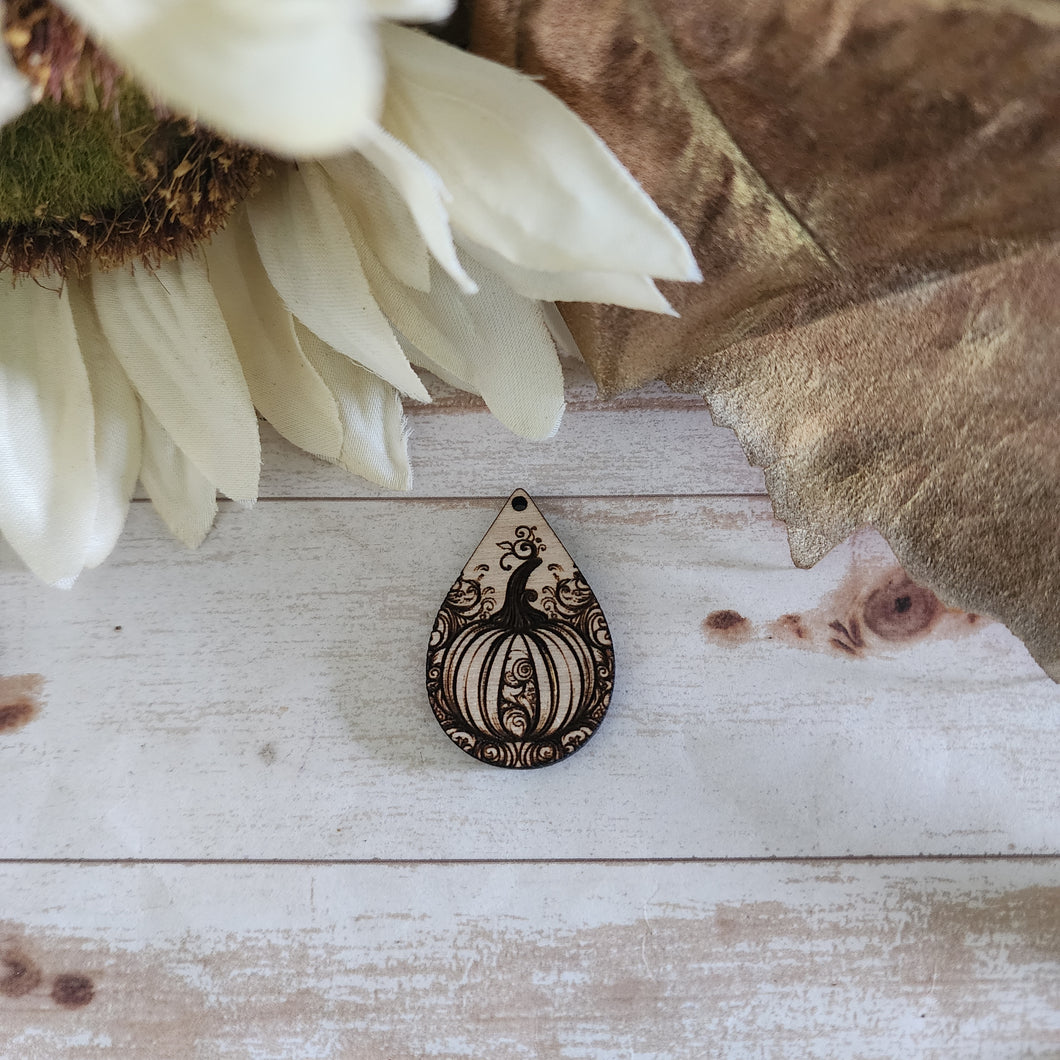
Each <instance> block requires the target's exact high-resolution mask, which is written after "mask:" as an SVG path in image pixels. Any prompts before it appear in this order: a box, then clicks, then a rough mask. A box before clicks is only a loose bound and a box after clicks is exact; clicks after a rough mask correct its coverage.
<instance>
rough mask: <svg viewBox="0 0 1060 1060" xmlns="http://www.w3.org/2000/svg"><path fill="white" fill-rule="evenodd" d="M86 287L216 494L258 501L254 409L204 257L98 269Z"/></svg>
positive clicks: (133, 374)
mask: <svg viewBox="0 0 1060 1060" xmlns="http://www.w3.org/2000/svg"><path fill="white" fill-rule="evenodd" d="M92 294H93V297H94V298H95V302H96V309H97V311H98V313H99V321H100V324H101V325H102V327H103V333H104V335H105V336H106V338H107V342H108V343H109V344H110V347H111V349H112V350H113V351H114V353H115V355H116V356H117V358H118V360H119V361H120V362H121V365H122V367H123V368H124V369H125V371H126V374H127V375H128V376H129V379H130V380H131V381H132V384H133V386H134V387H136V390H137V392H138V393H139V395H140V398H141V399H142V400H143V401H144V403H145V404H147V405H149V406H150V408H151V411H152V412H153V413H154V414H155V416H156V417H157V418H158V421H159V422H160V423H161V424H162V426H163V427H164V428H165V429H166V431H167V433H169V434H170V435H171V436H172V438H173V441H174V442H175V443H176V445H177V446H179V447H180V449H182V450H183V452H184V453H185V455H186V456H187V457H188V458H189V459H190V460H191V461H192V462H193V463H194V464H195V466H196V467H197V468H198V469H199V471H200V472H201V473H202V474H203V475H204V476H205V477H206V478H207V479H208V480H209V481H210V482H212V483H213V484H214V485H215V486H216V487H217V488H218V489H219V490H221V492H222V493H224V494H226V495H227V496H229V497H231V498H232V499H233V500H236V501H244V502H250V501H253V500H255V499H256V498H257V495H258V475H259V473H260V471H261V443H260V441H259V438H258V421H257V416H256V415H255V413H254V406H253V404H252V403H251V400H250V393H249V391H248V390H247V383H246V379H245V378H244V377H243V371H242V369H241V368H240V365H239V359H238V358H237V356H236V351H235V349H234V347H233V346H232V340H231V338H230V336H229V334H228V329H227V327H226V326H225V321H224V317H223V316H222V314H221V309H220V307H219V306H218V304H217V299H216V298H215V297H214V294H213V289H212V288H211V287H210V281H209V278H208V276H207V273H206V267H205V265H204V264H203V263H202V262H201V261H199V260H198V259H196V258H183V259H180V260H177V261H168V262H164V263H163V264H162V265H160V266H159V267H158V268H157V269H155V270H153V271H149V270H147V269H145V268H142V267H140V266H137V267H135V268H134V269H132V270H131V271H126V270H124V269H114V270H112V271H111V272H104V273H96V274H95V275H93V277H92Z"/></svg>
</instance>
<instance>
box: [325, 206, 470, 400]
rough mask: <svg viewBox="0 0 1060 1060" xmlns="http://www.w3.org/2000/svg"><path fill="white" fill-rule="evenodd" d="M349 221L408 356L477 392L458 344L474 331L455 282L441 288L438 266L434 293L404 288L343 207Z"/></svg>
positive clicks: (463, 347)
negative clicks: (456, 295)
mask: <svg viewBox="0 0 1060 1060" xmlns="http://www.w3.org/2000/svg"><path fill="white" fill-rule="evenodd" d="M345 219H346V224H347V227H348V229H349V233H350V238H351V239H353V241H354V244H355V245H356V247H357V254H358V257H359V258H360V261H361V264H362V265H363V266H364V271H365V275H366V276H367V277H368V282H369V283H370V284H371V287H372V295H373V296H374V297H375V299H376V301H377V302H378V303H379V307H380V309H382V310H383V312H384V313H385V314H386V316H387V319H388V320H389V321H390V322H391V324H393V326H394V328H395V329H396V331H397V333H398V336H399V338H400V339H402V340H404V341H403V343H402V349H404V350H405V353H406V354H407V355H408V357H409V359H410V360H411V361H412V362H413V363H414V364H417V365H419V367H421V368H426V369H427V370H428V371H430V372H433V373H434V374H435V375H436V376H438V377H439V378H440V379H442V380H444V381H445V382H447V383H449V384H450V386H455V387H459V388H460V389H463V390H467V391H470V392H471V393H474V394H477V393H478V391H477V390H476V389H475V388H474V384H473V383H472V382H471V377H472V376H473V375H474V370H473V368H472V366H471V361H470V360H469V356H468V355H469V353H470V349H469V347H468V346H467V345H465V344H460V345H458V343H459V342H460V340H461V339H462V338H463V337H465V336H467V335H470V334H472V333H473V331H474V321H473V319H472V317H471V314H470V313H469V312H468V309H467V306H466V305H465V299H464V298H462V297H455V296H454V295H453V291H454V290H456V288H455V286H454V285H453V284H452V283H451V282H450V284H449V285H448V286H446V285H445V284H444V283H443V284H442V286H441V287H439V286H438V283H439V281H438V280H437V276H438V275H444V274H442V273H441V272H440V271H439V267H438V266H437V265H435V266H433V271H434V273H435V274H436V275H435V279H434V282H433V284H432V286H433V287H434V290H433V291H431V292H430V293H427V292H424V291H419V290H416V289H413V288H409V287H406V286H405V285H404V284H402V283H401V282H400V281H399V280H398V279H397V278H396V277H395V276H394V275H393V274H392V273H391V272H389V271H388V270H387V269H386V268H385V267H384V266H383V263H382V262H381V261H380V260H379V258H377V257H376V255H375V252H374V248H373V247H372V246H371V245H370V244H369V243H368V241H367V239H366V237H365V235H364V233H363V231H362V230H361V228H360V225H359V224H358V221H357V218H356V217H355V216H353V213H352V211H345ZM462 267H463V266H461V268H462ZM476 289H477V288H476ZM462 293H463V292H461V294H462ZM428 350H430V351H433V356H429V355H427V356H424V355H425V354H426V353H427V351H428Z"/></svg>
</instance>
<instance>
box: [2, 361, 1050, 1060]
mask: <svg viewBox="0 0 1060 1060" xmlns="http://www.w3.org/2000/svg"><path fill="white" fill-rule="evenodd" d="M579 387H582V388H583V390H584V387H585V384H584V380H582V381H579V379H578V377H577V375H576V376H575V381H574V384H573V386H572V391H571V398H572V401H571V409H570V412H569V413H568V417H567V419H566V421H565V425H564V428H563V432H562V433H561V436H560V438H558V439H557V440H556V442H554V443H549V444H545V445H540V446H530V445H529V444H528V443H525V444H524V443H519V442H518V441H511V442H505V443H503V444H502V445H501V446H500V447H499V448H498V447H497V446H494V445H493V433H492V432H493V431H494V430H495V425H493V424H491V423H489V422H488V421H487V419H486V417H485V414H484V413H483V412H482V411H481V409H480V408H478V407H476V406H475V405H474V404H472V403H468V402H466V401H463V400H461V399H458V398H457V397H456V396H454V395H452V394H451V393H449V392H447V391H445V390H444V388H441V387H439V388H437V390H438V392H439V393H440V395H441V398H442V401H441V407H440V408H439V409H437V410H434V411H430V410H426V411H418V412H417V413H415V414H414V415H413V416H412V417H411V418H412V426H413V432H414V433H413V448H414V459H416V458H417V457H418V458H419V468H418V470H419V479H418V483H417V492H416V494H415V495H413V496H411V497H403V496H393V495H389V496H386V497H385V498H384V497H381V496H374V495H372V492H371V491H368V490H361V489H359V488H358V487H356V486H355V485H353V484H351V482H350V480H348V479H346V478H344V477H341V476H339V475H337V474H336V473H335V472H334V471H333V470H332V469H329V468H326V467H324V466H323V465H319V464H315V463H314V462H312V461H310V460H309V458H306V457H304V456H302V455H300V454H295V453H293V452H291V451H289V450H284V449H282V448H280V447H279V445H278V444H270V445H267V446H266V454H267V466H266V469H265V476H264V482H265V483H266V487H265V495H266V497H267V498H268V497H271V498H274V499H266V500H265V501H263V502H262V503H261V504H259V505H258V507H257V510H255V511H253V512H246V511H243V510H241V509H239V508H238V507H237V506H235V505H231V504H227V503H225V504H222V506H221V507H222V510H221V514H220V517H219V521H218V525H217V527H216V529H215V530H214V532H213V533H212V534H211V536H210V537H209V538H208V540H207V541H206V543H205V544H204V546H203V548H202V549H201V550H200V551H199V552H197V553H189V552H185V551H184V550H182V549H181V548H180V547H179V546H177V545H176V544H174V543H173V542H172V541H170V540H169V539H168V538H167V537H166V535H165V533H164V531H163V530H162V529H161V526H160V523H159V521H158V520H157V518H156V517H155V515H154V513H153V512H152V511H151V510H150V507H149V506H148V505H147V504H144V503H137V504H135V505H134V510H133V513H132V516H131V518H130V520H129V525H128V528H127V530H126V533H125V535H124V537H123V540H122V542H121V543H120V545H119V548H118V551H117V552H116V553H115V555H114V557H113V558H112V559H111V560H110V561H109V562H108V563H107V564H106V565H104V566H103V567H102V568H100V569H99V570H96V571H93V572H89V573H88V574H86V575H85V576H84V577H83V578H82V580H81V581H80V582H79V583H78V585H77V586H75V588H74V589H73V590H71V591H70V592H59V591H55V590H49V589H46V588H44V587H42V586H40V585H38V584H36V583H35V582H34V581H33V579H32V578H31V577H30V576H29V575H27V574H25V573H24V572H23V571H22V570H21V569H20V568H19V566H18V564H17V561H16V560H15V559H14V557H13V556H12V555H11V553H10V552H9V551H7V550H6V549H2V548H0V599H2V600H3V603H4V610H3V618H2V621H0V675H2V676H0V800H2V805H3V808H4V813H3V824H2V827H0V862H2V864H0V1056H2V1057H4V1058H5V1060H6V1058H7V1057H11V1058H13V1060H14V1058H18V1060H53V1058H56V1057H59V1058H66V1057H72V1058H81V1057H84V1058H110V1057H123V1058H124V1057H144V1058H148V1057H150V1058H152V1060H166V1058H168V1057H174V1058H176V1057H180V1058H182V1060H183V1058H185V1057H203V1058H206V1057H209V1058H213V1057H247V1058H251V1057H254V1058H258V1057H268V1058H278V1060H280V1058H282V1060H288V1058H290V1060H303V1058H309V1057H323V1058H328V1060H338V1058H342V1060H346V1058H349V1057H356V1058H358V1060H360V1058H368V1060H374V1058H389V1057H420V1056H439V1057H488V1058H490V1060H493V1058H499V1060H507V1058H509V1057H524V1056H533V1057H542V1058H551V1057H556V1058H583V1057H585V1058H588V1057H592V1058H610V1057H624V1056H636V1057H658V1058H664V1057H667V1058H668V1057H676V1058H684V1057H689V1058H692V1057H695V1058H697V1060H698V1058H700V1057H708V1056H709V1057H714V1056H717V1057H725V1058H748V1060H750V1058H761V1057H784V1058H789V1057H790V1058H794V1060H802V1058H804V1057H822V1058H825V1057H827V1058H833V1057H859V1058H860V1057H879V1058H887V1060H893V1058H894V1057H899V1056H900V1057H903V1058H907V1057H908V1058H916V1057H931V1058H935V1057H938V1058H940V1060H941V1058H947V1060H949V1058H951V1057H964V1056H979V1057H988V1058H990V1060H994V1058H1001V1060H1008V1058H1012V1060H1015V1058H1023V1057H1056V1056H1060V964H1058V962H1060V935H1058V925H1060V857H1058V854H1060V790H1058V783H1057V777H1058V773H1060V739H1058V737H1060V693H1058V691H1057V688H1056V686H1055V685H1053V684H1052V683H1051V682H1049V681H1048V680H1047V679H1046V678H1044V677H1043V676H1042V674H1041V673H1040V671H1039V670H1038V669H1037V668H1036V667H1035V666H1034V664H1033V662H1032V661H1031V660H1030V659H1029V658H1028V656H1027V654H1026V652H1025V650H1024V649H1023V648H1022V646H1021V645H1020V644H1019V643H1018V642H1017V641H1016V640H1015V639H1014V638H1013V637H1012V636H1010V635H1009V634H1008V633H1007V631H1006V630H1004V629H1003V628H1002V627H1001V626H999V625H997V624H996V623H993V622H991V621H990V620H989V618H987V617H985V616H973V615H967V614H962V613H957V612H952V611H950V610H948V609H947V608H945V607H944V606H942V605H941V604H940V603H939V601H937V600H936V599H935V598H934V597H933V596H931V594H929V593H926V592H925V591H924V590H922V589H920V588H919V587H917V586H915V585H913V584H912V583H910V582H909V581H908V579H906V578H905V577H904V575H903V574H902V572H901V571H900V570H898V569H897V568H896V565H895V563H894V559H893V556H891V554H890V552H889V550H888V549H887V548H886V546H885V545H884V544H883V543H882V541H880V539H879V538H878V537H877V536H876V535H874V534H873V533H871V532H869V531H865V532H862V533H861V534H859V535H857V536H856V537H855V538H854V539H853V540H852V541H850V542H848V543H847V544H845V545H844V546H843V547H842V548H841V549H838V550H837V551H836V552H835V553H833V554H832V555H830V556H829V557H827V558H826V559H825V561H824V562H823V563H822V564H821V565H820V566H819V567H817V568H815V569H814V570H812V571H797V570H794V569H793V568H792V567H791V564H790V560H789V558H788V556H787V552H786V547H785V539H784V532H783V528H782V527H781V526H779V525H778V524H777V523H775V522H774V521H773V519H772V518H771V515H770V508H769V503H768V500H767V499H766V498H765V497H763V496H761V485H760V482H761V480H760V477H759V476H758V473H757V472H755V471H754V470H752V469H749V468H747V467H746V465H744V464H742V457H741V456H740V454H739V451H738V448H737V447H736V446H735V445H734V443H733V442H732V439H731V436H729V434H728V432H725V431H717V430H715V429H714V428H713V427H711V425H710V420H709V415H708V414H707V412H706V410H705V409H704V408H703V407H702V405H700V404H698V403H696V402H694V401H691V400H689V399H684V398H680V397H677V396H675V395H667V394H666V393H665V392H663V391H661V390H658V389H653V390H650V391H648V392H645V393H643V394H641V395H639V396H634V397H632V398H626V399H623V403H622V404H621V408H620V409H618V408H610V407H607V406H596V405H594V404H593V403H592V402H591V401H590V400H589V397H588V393H587V392H583V390H579ZM564 435H565V436H566V439H567V440H565V439H564ZM476 438H477V439H479V444H477V445H476V444H475V441H476ZM487 438H488V439H489V440H490V444H489V445H485V444H482V441H483V439H487ZM450 443H452V444H450ZM579 454H581V455H579ZM517 485H523V486H525V488H527V489H528V490H529V491H530V492H531V494H532V495H533V496H534V497H535V499H536V500H537V501H538V502H539V503H540V504H541V506H542V508H543V509H545V510H546V511H547V514H548V517H549V522H550V523H551V525H552V527H553V528H554V530H555V531H556V533H557V535H558V536H559V538H560V540H562V542H563V543H564V545H565V546H566V547H567V549H568V550H569V552H570V553H571V555H572V556H573V557H574V558H575V560H576V561H577V563H578V566H579V568H580V570H581V571H582V572H583V573H584V575H585V578H586V580H587V581H588V583H589V584H590V585H592V587H593V589H594V590H595V592H596V593H597V594H598V596H599V598H600V599H601V600H602V601H604V602H605V604H606V611H607V618H608V622H609V625H610V627H611V630H612V633H613V634H614V638H615V641H616V643H618V644H619V645H620V646H621V655H620V658H619V665H618V670H617V673H616V682H615V689H614V694H613V697H612V700H611V705H610V708H609V710H608V715H607V719H606V722H605V723H604V724H603V725H601V726H600V729H599V731H598V732H597V734H596V735H595V736H594V737H593V739H592V740H591V741H590V742H589V743H588V744H587V745H586V746H585V748H584V749H583V750H581V751H579V753H578V754H577V755H574V756H573V757H571V758H569V759H567V760H565V761H562V762H560V763H558V764H556V765H554V766H551V767H550V768H548V769H545V770H529V771H519V770H497V769H488V768H485V767H484V766H482V765H480V764H479V763H477V762H475V761H473V760H472V759H471V758H470V757H468V756H467V755H464V754H463V753H461V751H460V750H459V749H458V748H457V747H455V746H453V744H452V743H451V742H450V741H449V740H447V739H446V738H445V736H444V735H443V733H442V732H441V731H440V730H439V728H438V726H437V724H436V722H435V720H434V718H433V716H432V713H431V710H430V706H429V703H428V700H427V695H426V690H425V689H424V684H423V660H424V651H425V646H426V642H427V638H428V636H429V634H430V630H431V627H432V623H433V621H434V618H435V615H436V612H437V610H438V605H439V603H440V601H441V600H442V599H443V598H444V596H445V594H446V592H447V590H448V589H449V587H450V585H451V583H452V579H453V576H454V574H455V573H456V572H457V571H459V570H461V568H462V566H463V564H464V562H465V561H466V560H467V558H468V555H469V552H470V550H471V549H472V548H473V547H474V544H475V542H476V541H478V540H479V539H480V538H481V537H482V535H483V534H484V532H485V531H486V529H487V528H488V526H489V525H490V523H491V521H492V520H493V518H494V516H495V515H496V513H497V510H498V509H499V507H500V505H501V504H502V503H503V502H504V498H505V496H507V494H508V493H510V491H511V488H513V487H515V486H517ZM808 859H809V860H808Z"/></svg>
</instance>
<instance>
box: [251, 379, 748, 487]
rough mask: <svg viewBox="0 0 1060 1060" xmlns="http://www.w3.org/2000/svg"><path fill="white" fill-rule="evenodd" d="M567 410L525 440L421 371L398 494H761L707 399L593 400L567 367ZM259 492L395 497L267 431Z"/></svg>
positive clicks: (590, 389)
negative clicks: (425, 396) (547, 432)
mask: <svg viewBox="0 0 1060 1060" xmlns="http://www.w3.org/2000/svg"><path fill="white" fill-rule="evenodd" d="M564 373H565V376H566V379H567V388H566V392H567V413H566V415H565V416H564V419H563V424H562V426H561V427H560V429H559V433H558V434H557V435H556V437H555V438H552V439H550V440H548V441H546V442H528V441H526V440H525V439H523V438H519V437H517V436H516V435H514V434H512V433H511V432H510V431H509V430H507V429H506V428H505V427H503V426H502V425H501V424H500V423H499V422H498V421H497V420H496V419H494V418H493V417H492V416H491V415H490V414H489V413H488V412H487V411H486V408H485V406H484V405H483V404H482V402H481V400H479V399H478V398H474V397H472V396H470V395H468V394H464V393H461V392H460V391H457V390H454V389H453V388H451V387H448V386H446V385H445V384H444V383H442V382H440V381H439V380H436V379H434V378H433V377H430V376H428V377H427V378H426V381H427V385H428V388H429V389H430V391H431V395H432V397H433V398H434V404H433V405H419V404H417V403H415V402H413V401H408V402H406V403H405V405H406V411H407V413H408V419H409V428H410V432H411V433H410V438H409V450H410V454H411V459H412V466H413V487H412V490H411V491H410V492H409V493H408V494H404V496H413V497H468V496H471V497H492V496H496V495H501V496H507V495H508V494H509V493H511V492H512V490H514V489H516V488H517V487H522V488H523V489H526V490H527V491H528V492H530V493H550V494H554V495H561V496H563V495H565V496H595V495H606V496H612V495H621V494H653V495H659V494H674V495H685V494H713V493H765V479H764V477H763V474H762V471H761V470H760V469H758V468H753V467H751V466H750V465H749V464H748V463H747V458H746V457H745V456H744V454H743V450H742V449H741V448H740V445H739V443H738V442H737V441H736V436H735V434H733V432H732V431H730V430H728V429H727V428H724V427H715V426H714V425H713V422H712V421H711V418H710V413H709V411H708V410H707V406H706V403H705V402H704V401H703V399H702V398H697V397H694V396H692V395H688V394H677V393H675V392H674V391H672V390H670V389H669V388H668V387H666V386H664V385H663V384H662V383H654V384H652V385H650V386H647V387H644V388H643V389H641V390H638V391H636V392H634V393H631V394H625V395H623V396H622V397H620V398H617V399H615V400H613V401H608V402H603V401H600V400H599V399H597V398H596V396H595V392H596V387H595V384H594V383H593V382H592V378H591V376H590V375H589V372H588V369H587V368H586V367H585V365H584V364H581V363H579V362H576V361H566V362H564ZM261 440H262V472H261V496H262V497H394V496H395V494H393V493H390V492H388V491H386V490H383V489H380V488H379V487H378V486H374V485H373V484H372V483H370V482H366V481H365V480H363V479H359V478H357V477H356V476H353V475H350V474H348V473H347V472H345V471H342V470H341V469H340V468H335V467H332V466H331V465H329V464H325V463H324V462H323V461H321V460H317V459H315V458H314V457H311V456H309V455H308V454H307V453H303V452H301V451H300V450H298V449H295V448H294V446H292V445H289V444H288V443H287V442H286V441H285V440H284V439H282V438H281V437H280V436H279V435H278V434H277V433H276V432H275V431H274V430H273V429H272V428H271V427H269V426H268V424H264V423H263V424H262V430H261Z"/></svg>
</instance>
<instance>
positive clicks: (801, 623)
mask: <svg viewBox="0 0 1060 1060" xmlns="http://www.w3.org/2000/svg"><path fill="white" fill-rule="evenodd" d="M988 621H989V620H987V619H984V616H982V615H979V614H971V613H965V612H963V611H958V610H955V609H954V608H949V607H946V605H945V604H944V603H943V602H942V601H941V600H940V599H939V598H938V597H937V596H936V595H935V594H934V593H933V592H932V591H931V590H930V589H926V588H925V587H924V586H922V585H917V583H916V582H914V581H913V580H912V578H910V577H909V575H908V574H907V573H906V572H905V571H904V570H902V568H901V567H896V566H894V564H893V561H892V562H891V563H885V564H883V565H876V564H872V563H871V561H870V562H869V563H865V562H861V563H857V564H855V565H854V566H852V567H851V569H850V570H849V571H848V572H847V574H846V575H845V577H844V578H843V580H842V581H841V582H840V584H839V585H838V586H837V587H836V589H834V590H833V591H832V592H831V593H829V594H828V595H827V596H826V597H825V598H824V599H823V600H822V601H821V603H820V604H819V605H818V606H817V607H815V608H812V609H809V610H807V611H804V612H802V613H801V614H787V615H781V616H780V618H778V619H777V620H776V621H775V622H773V623H771V625H770V627H769V629H770V633H771V634H772V635H773V636H775V637H776V638H777V639H779V640H783V641H786V642H787V643H789V644H794V645H798V646H799V647H803V648H809V649H811V650H821V649H822V648H823V649H824V650H828V651H834V652H838V653H841V654H843V655H846V656H850V657H853V658H863V657H866V656H870V655H883V654H886V653H887V652H888V651H890V650H893V649H894V648H896V647H900V646H901V645H903V644H912V643H916V642H918V641H921V640H924V639H925V638H927V637H929V636H933V637H962V636H967V635H969V634H972V633H974V632H975V631H976V630H978V629H980V628H982V627H983V626H985V625H987V624H988ZM815 631H816V632H818V633H821V634H823V635H822V636H821V637H820V638H819V640H818V641H817V642H816V643H815V641H814V632H815Z"/></svg>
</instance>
